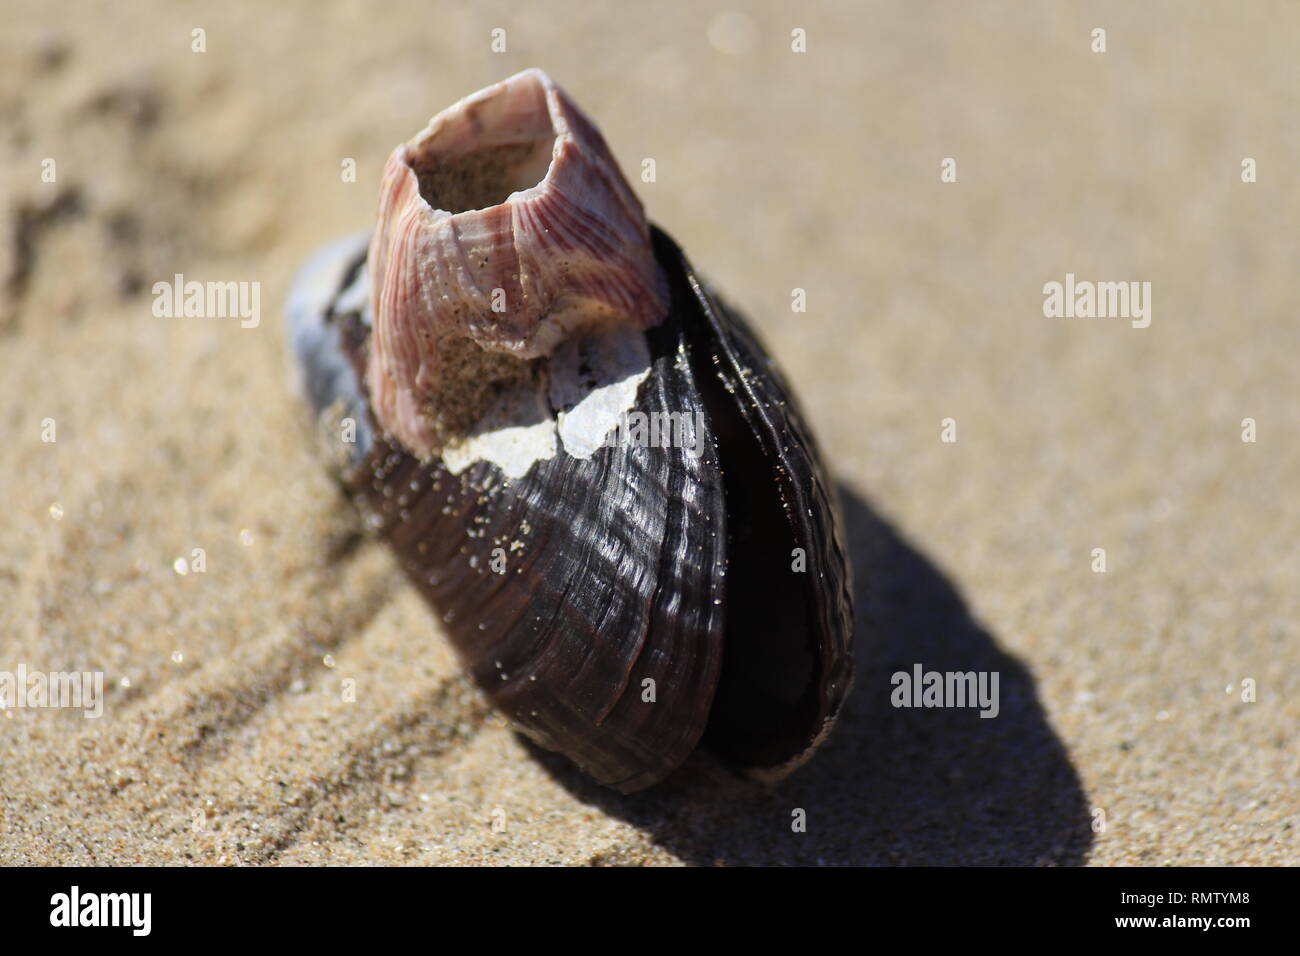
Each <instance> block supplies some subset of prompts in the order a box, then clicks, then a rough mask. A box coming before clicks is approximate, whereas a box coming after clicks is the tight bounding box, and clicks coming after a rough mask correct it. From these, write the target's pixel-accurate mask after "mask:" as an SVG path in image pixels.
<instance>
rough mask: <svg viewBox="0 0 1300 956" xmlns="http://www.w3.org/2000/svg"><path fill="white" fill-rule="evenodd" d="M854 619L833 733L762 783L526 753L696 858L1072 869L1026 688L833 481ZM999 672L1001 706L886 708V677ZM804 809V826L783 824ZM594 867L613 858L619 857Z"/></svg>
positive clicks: (1057, 776)
mask: <svg viewBox="0 0 1300 956" xmlns="http://www.w3.org/2000/svg"><path fill="white" fill-rule="evenodd" d="M840 496H841V502H842V504H843V507H844V517H845V524H846V530H847V534H848V539H849V551H850V555H851V558H852V561H853V569H854V575H855V582H856V584H855V600H856V606H857V613H858V628H857V639H856V667H857V677H856V683H855V687H854V690H853V692H852V694H851V696H850V698H849V700H848V702H847V704H846V706H845V708H844V710H843V711H842V713H841V715H840V719H839V723H838V724H837V726H836V729H835V732H834V733H833V734H832V735H831V738H830V740H829V741H828V742H827V743H826V744H825V745H824V746H823V747H822V749H821V750H819V751H818V753H817V755H816V756H815V757H814V758H813V759H812V760H811V761H810V762H809V763H808V764H807V765H805V766H804V767H803V768H802V769H800V770H799V771H797V772H796V773H795V774H793V775H792V776H791V777H789V778H788V779H787V780H786V781H784V782H782V783H781V784H779V785H777V786H776V787H774V788H768V787H764V786H761V785H759V784H756V783H752V782H750V781H747V780H743V779H740V778H739V777H737V776H736V775H735V774H733V773H731V772H729V771H728V770H726V769H725V768H723V767H721V766H719V765H718V764H717V762H716V761H714V760H712V759H711V758H709V757H708V756H707V755H700V756H695V757H693V758H692V759H691V760H690V761H689V762H688V763H687V765H686V766H685V767H683V768H682V769H681V770H680V771H679V772H678V773H677V774H675V775H674V776H673V777H672V778H670V779H669V780H668V781H666V782H665V783H663V784H661V785H659V786H658V787H655V788H653V789H651V790H649V791H646V792H643V793H639V794H632V795H630V796H623V795H620V794H618V793H614V792H612V791H610V790H607V789H605V788H603V787H601V786H599V785H598V784H595V783H593V782H592V781H590V780H589V779H587V778H586V777H584V776H583V775H582V774H581V773H579V772H578V771H577V770H576V769H574V768H573V767H572V765H570V764H569V763H568V762H567V761H565V760H564V759H563V758H560V757H557V756H556V755H555V754H552V753H548V752H546V751H543V750H540V749H539V748H536V747H532V746H531V745H529V746H530V749H531V750H532V752H533V754H534V755H535V756H536V757H537V759H538V760H539V761H541V762H542V764H543V765H544V766H545V767H546V769H547V770H548V771H549V772H550V773H551V775H552V776H553V777H555V779H556V780H558V781H559V782H560V783H561V784H562V785H563V786H564V787H565V788H566V789H568V790H569V791H570V792H571V793H573V794H574V795H575V796H576V797H577V798H578V799H580V800H582V801H583V802H585V803H587V804H590V805H592V806H594V807H598V808H599V809H601V810H602V811H604V812H605V813H608V814H611V815H613V816H616V817H619V818H621V819H624V820H627V821H628V822H630V823H632V824H634V825H636V826H638V827H640V828H642V829H643V830H645V831H646V832H647V833H649V834H650V836H651V837H652V838H653V840H654V841H655V842H656V843H657V844H659V845H661V846H663V847H665V848H666V849H668V850H669V851H671V852H672V853H674V854H676V855H677V856H679V857H680V858H682V859H683V860H686V861H688V862H691V863H698V864H706V865H707V864H715V863H717V864H725V865H737V864H740V865H743V864H813V865H816V864H826V865H845V864H849V865H854V864H857V865H879V864H910V865H951V864H966V865H972V864H975V865H978V864H983V865H1075V864H1080V863H1082V862H1083V861H1084V859H1085V856H1086V854H1087V851H1088V848H1089V846H1090V845H1091V842H1092V833H1091V829H1090V826H1089V816H1088V803H1087V800H1086V797H1085V795H1084V793H1083V790H1082V788H1081V786H1080V783H1079V778H1078V775H1077V774H1076V773H1075V771H1074V768H1073V767H1072V766H1071V764H1070V760H1069V758H1068V756H1067V755H1066V752H1065V748H1064V747H1063V746H1062V744H1061V742H1060V740H1059V739H1057V737H1056V734H1055V733H1054V732H1053V731H1052V728H1051V727H1050V726H1049V724H1048V722H1047V718H1046V715H1045V714H1044V713H1043V710H1042V708H1041V707H1040V706H1039V703H1038V699H1037V695H1036V693H1035V690H1034V681H1033V678H1032V676H1031V675H1030V673H1029V671H1028V670H1027V669H1026V668H1025V666H1024V665H1023V664H1021V663H1020V662H1019V661H1017V660H1016V659H1014V658H1012V657H1010V656H1009V655H1007V654H1005V653H1003V652H1002V651H1001V650H999V649H998V647H997V643H996V641H995V640H994V639H993V638H992V637H991V636H990V635H989V634H988V633H987V632H985V631H984V630H983V629H982V628H980V626H979V625H978V624H977V623H976V622H975V621H973V620H972V619H971V617H970V615H969V614H968V612H967V609H966V605H965V602H964V601H963V600H962V598H961V596H960V594H959V593H958V591H957V589H956V587H955V586H954V585H953V584H952V583H951V582H950V581H948V579H947V578H945V576H944V575H943V573H942V572H941V571H939V570H938V569H937V568H936V567H935V566H934V565H933V564H931V563H930V562H929V561H928V560H927V559H926V558H925V557H924V556H923V555H922V554H920V553H919V552H918V551H916V550H915V549H913V548H912V547H911V546H910V545H909V544H908V543H907V542H906V541H905V540H904V539H903V538H902V536H901V535H900V534H899V533H898V532H897V531H895V530H894V529H893V528H892V527H890V525H889V524H888V523H886V522H885V521H884V520H883V519H881V518H880V517H879V516H877V515H876V513H875V512H874V511H873V510H872V508H871V507H870V506H869V505H868V504H867V503H866V502H865V501H864V500H863V499H862V498H861V497H860V496H858V495H857V494H855V493H854V492H853V491H852V490H851V489H849V488H848V487H846V486H841V487H840ZM916 663H920V664H922V665H923V666H924V668H925V669H926V670H939V671H971V670H974V671H996V672H998V673H999V674H1000V697H1001V700H1000V704H1001V707H1000V712H999V714H998V716H997V717H996V718H994V719H982V718H980V716H979V714H978V711H977V710H976V709H967V710H958V709H928V710H927V709H896V708H894V707H893V706H891V704H890V694H891V691H892V690H893V687H892V685H891V683H890V676H891V675H892V674H893V673H894V672H895V671H900V670H901V671H908V672H911V669H912V666H913V665H914V664H916ZM796 808H802V809H803V810H804V811H805V812H806V815H807V830H806V832H803V833H795V832H792V828H791V821H792V813H793V811H794V810H795V809H796ZM594 862H598V863H600V862H607V863H618V862H622V860H621V858H620V854H618V853H612V854H610V856H609V857H608V858H606V859H597V860H595V861H594Z"/></svg>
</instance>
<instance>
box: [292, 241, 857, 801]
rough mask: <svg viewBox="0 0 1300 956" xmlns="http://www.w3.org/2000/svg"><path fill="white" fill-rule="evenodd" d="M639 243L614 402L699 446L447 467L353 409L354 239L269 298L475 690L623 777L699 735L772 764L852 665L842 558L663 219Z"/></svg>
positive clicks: (785, 435) (348, 459)
mask: <svg viewBox="0 0 1300 956" xmlns="http://www.w3.org/2000/svg"><path fill="white" fill-rule="evenodd" d="M652 238H653V242H654V249H655V255H656V258H657V260H658V262H659V264H660V266H661V268H662V269H663V270H664V272H665V274H666V275H667V276H668V279H669V284H670V287H671V296H672V302H671V307H670V311H669V315H668V317H667V319H666V320H665V321H664V322H663V323H661V324H660V325H658V326H656V327H655V328H653V329H651V330H650V331H649V332H648V333H646V338H647V341H648V344H649V347H650V354H651V358H652V366H651V370H650V374H649V375H648V376H647V377H646V379H645V381H644V382H643V383H642V385H641V387H640V390H639V392H638V395H637V403H636V410H637V411H641V412H645V413H648V414H649V413H655V412H662V413H678V414H680V413H682V412H691V413H694V412H700V413H702V414H701V416H700V419H699V420H701V421H702V422H703V423H704V431H705V433H704V434H703V435H701V436H699V439H700V441H701V443H702V444H701V447H702V453H700V454H690V453H688V452H687V450H685V449H683V448H675V447H649V446H646V445H638V444H636V443H622V444H615V445H611V446H608V447H603V448H600V449H597V450H596V452H595V453H594V454H593V456H592V457H591V458H589V459H579V458H574V457H571V456H570V455H568V454H566V453H565V452H564V451H560V452H559V454H557V455H556V457H554V458H552V459H549V460H542V461H539V462H537V463H535V464H534V465H533V466H532V468H531V469H530V470H529V471H528V472H527V474H525V475H524V476H523V477H522V478H517V479H510V478H507V477H506V476H505V475H503V473H502V472H501V471H500V470H499V469H498V468H497V467H496V466H495V465H492V464H490V463H487V462H483V461H480V462H476V463H474V464H472V465H471V466H470V467H469V468H467V469H466V470H464V471H462V472H460V473H459V474H452V473H451V472H450V471H449V470H448V469H447V467H446V466H445V465H444V464H443V463H442V461H441V460H440V459H434V460H433V461H431V462H421V461H419V460H417V459H416V458H414V457H412V456H411V455H410V454H408V453H407V452H406V451H405V450H404V449H402V448H401V447H400V446H398V445H396V444H395V443H394V442H392V441H391V440H389V439H387V438H385V437H383V436H382V435H381V434H380V429H379V428H378V427H377V425H376V424H375V422H374V421H373V419H372V418H371V417H370V415H369V411H368V404H367V401H366V397H365V388H364V384H363V379H362V370H363V369H364V367H365V348H366V336H367V328H368V327H367V320H366V316H365V309H364V306H363V305H361V304H360V303H362V302H363V301H364V298H365V297H364V296H356V295H355V286H356V283H357V282H361V281H364V266H363V260H364V249H355V248H354V249H353V250H352V251H351V253H350V254H348V255H345V254H344V251H343V250H344V247H338V248H336V250H335V256H334V259H333V260H331V262H333V263H334V264H333V265H332V266H331V268H332V270H333V271H332V273H330V274H328V275H324V276H323V277H322V272H321V270H320V269H318V270H317V272H316V276H317V278H316V279H315V280H314V281H315V283H316V285H315V289H316V291H315V292H314V293H312V294H306V293H301V294H299V295H297V296H296V297H295V299H294V301H293V302H291V305H290V310H289V312H290V324H291V327H292V329H293V333H292V334H293V336H294V343H295V348H296V351H297V352H298V355H299V361H300V364H301V367H302V368H303V370H304V373H305V385H306V391H307V393H308V397H309V399H310V401H311V403H312V406H313V409H314V410H315V412H316V414H317V418H318V421H321V420H325V421H327V422H330V423H334V422H336V421H337V420H338V419H339V417H340V416H346V415H354V416H357V417H358V423H359V425H358V432H357V442H356V443H355V444H354V445H353V446H352V447H351V448H349V449H347V454H346V456H344V458H343V459H342V460H341V462H340V463H341V468H340V472H339V474H340V478H341V480H342V483H343V485H344V487H345V489H346V490H347V491H348V493H349V494H350V495H351V496H352V497H353V498H354V500H355V501H356V503H357V505H358V507H359V508H360V509H361V511H362V513H363V514H364V515H365V516H366V518H367V522H368V524H369V525H370V526H371V528H372V529H373V530H375V531H377V532H378V533H379V534H380V535H381V536H383V537H384V538H386V539H387V540H388V541H389V542H390V543H391V545H392V547H393V549H394V552H395V553H396V554H397V555H398V556H399V558H400V560H401V562H402V565H403V567H404V569H405V570H406V572H407V573H408V575H409V576H410V578H411V580H412V581H413V582H414V583H415V584H416V586H417V587H418V588H419V589H420V591H421V592H422V593H423V594H424V595H425V597H426V598H427V599H428V600H429V602H430V603H431V604H432V606H433V607H434V608H435V609H436V610H437V611H438V613H439V614H440V615H441V619H442V623H443V626H444V630H445V631H446V633H447V635H448V637H449V638H450V639H451V641H452V642H453V644H454V645H455V647H456V649H457V651H458V653H459V655H460V656H461V658H462V659H463V661H464V662H465V664H466V666H467V668H468V669H469V671H470V672H471V674H472V675H473V677H474V679H475V680H476V682H477V683H478V684H479V685H480V686H481V687H482V688H483V690H484V691H485V692H486V693H487V694H488V696H489V697H490V699H491V700H492V703H493V704H494V705H495V706H496V707H497V708H499V709H500V710H501V711H502V712H503V713H504V714H505V715H506V716H508V717H509V718H510V719H511V720H512V722H513V723H514V724H515V725H516V726H517V727H518V728H519V729H520V730H522V731H524V732H525V733H527V734H528V735H529V736H530V737H532V738H533V739H534V740H535V741H537V742H538V743H539V744H540V745H541V746H543V747H546V748H548V749H552V750H557V751H559V752H561V753H563V754H565V755H566V756H567V757H569V758H570V759H571V760H573V761H574V762H575V763H576V764H577V765H578V766H580V767H581V768H582V769H583V770H584V771H586V772H587V773H589V774H590V775H591V776H593V777H594V778H595V779H597V780H599V781H600V782H601V783H604V784H606V785H608V786H611V787H615V788H617V789H619V790H623V791H633V790H638V789H642V788H644V787H647V786H650V785H652V784H654V783H655V782H657V781H659V780H661V779H662V778H663V777H665V776H666V775H668V774H669V773H671V772H672V770H673V769H675V768H676V767H677V766H678V765H680V764H681V763H682V761H684V760H685V758H686V757H687V755H688V754H689V753H690V752H691V751H692V750H693V749H694V748H695V747H696V746H697V745H698V744H699V743H700V742H701V740H704V741H705V743H706V744H707V746H708V747H710V748H711V749H713V750H715V751H716V752H718V753H719V754H720V755H721V756H722V757H723V758H724V759H726V760H727V761H728V762H730V763H732V764H734V765H736V766H738V767H742V768H744V769H746V770H749V771H752V772H755V773H758V774H760V775H763V774H772V775H779V774H780V773H782V772H784V771H786V770H788V769H789V768H791V767H793V766H795V765H797V764H798V763H799V762H801V761H802V759H803V758H804V757H805V756H806V755H807V754H808V753H810V752H811V749H812V748H813V747H814V746H815V745H816V743H817V742H818V741H819V740H820V739H821V738H822V737H823V736H824V735H825V732H826V731H827V730H828V729H829V727H830V724H831V722H832V721H833V718H834V716H835V714H836V713H837V711H838V709H839V707H840V705H841V703H842V701H843V700H844V696H845V694H846V693H847V690H848V687H849V684H850V681H851V674H852V652H851V639H852V632H853V614H852V603H851V589H850V580H849V574H850V572H849V566H848V561H847V559H846V556H845V551H844V548H843V543H842V542H843V536H842V533H841V531H840V526H839V519H838V512H837V507H836V503H835V501H834V496H833V491H832V489H831V487H830V485H829V484H828V482H827V481H826V479H825V476H824V473H823V470H822V467H821V465H820V462H819V456H818V453H817V449H816V447H815V444H814V441H813V439H812V437H811V434H810V432H809V430H808V428H807V427H806V425H805V424H804V419H803V417H802V415H801V414H800V412H799V411H798V409H797V407H796V406H795V403H794V401H793V398H792V397H791V394H790V391H789V389H788V387H787V386H786V384H785V382H784V380H783V379H782V377H781V375H780V373H779V372H778V371H777V370H776V368H775V367H774V365H773V363H772V362H771V360H770V359H769V358H768V357H767V355H766V352H765V351H764V350H763V349H762V347H761V346H760V345H759V344H758V341H757V339H756V338H755V337H754V335H753V333H752V332H751V331H750V329H749V328H748V326H747V325H746V324H745V322H744V321H743V319H741V318H740V316H739V315H737V314H736V313H735V312H734V311H733V310H731V309H729V308H727V307H726V306H725V305H723V304H722V303H721V302H720V301H719V300H718V299H717V298H716V297H715V296H713V295H712V294H711V293H710V292H709V291H708V290H707V289H706V287H705V286H704V285H703V284H702V283H701V282H700V280H699V279H698V278H697V277H696V275H695V273H694V272H693V270H692V269H691V267H690V264H689V263H688V262H687V261H686V259H685V257H684V255H683V254H682V252H681V250H680V249H679V248H678V247H677V245H676V244H675V243H674V242H673V241H672V240H671V239H670V238H669V237H668V236H667V235H666V234H665V233H663V232H662V231H660V230H658V229H652ZM326 271H327V272H328V271H329V270H326ZM332 282H333V283H337V285H336V288H337V290H339V291H338V293H337V294H336V295H335V296H333V297H332V298H331V299H330V300H329V302H328V303H324V304H322V302H321V300H320V289H321V288H323V287H324V286H328V285H329V284H330V283H332ZM300 288H302V283H301V282H300ZM347 303H352V304H347ZM361 419H364V427H362V423H361V421H360V420H361ZM796 549H797V550H796ZM503 556H504V560H502V557H503ZM796 566H798V567H799V570H795V567H796Z"/></svg>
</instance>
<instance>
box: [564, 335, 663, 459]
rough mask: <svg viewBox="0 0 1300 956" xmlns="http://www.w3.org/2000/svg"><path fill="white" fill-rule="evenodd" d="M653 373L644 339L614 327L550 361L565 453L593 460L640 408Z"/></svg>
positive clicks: (569, 345) (571, 345)
mask: <svg viewBox="0 0 1300 956" xmlns="http://www.w3.org/2000/svg"><path fill="white" fill-rule="evenodd" d="M649 374H650V348H649V346H648V345H646V340H645V336H644V335H642V334H641V333H640V332H637V331H635V330H629V329H627V328H619V327H616V328H614V329H613V330H611V331H606V332H603V333H599V334H592V335H585V336H578V337H577V338H576V339H570V340H569V341H568V342H566V343H564V345H562V346H561V347H560V348H559V349H558V350H557V351H556V353H555V355H554V356H553V357H552V358H551V405H552V407H554V408H558V409H560V413H559V421H558V428H559V432H560V441H562V442H563V443H564V450H565V451H566V452H568V453H569V454H570V455H572V456H573V457H574V458H584V459H585V458H590V457H591V456H592V455H594V454H595V453H596V449H598V448H600V447H601V446H602V445H603V444H604V443H605V438H606V436H608V435H609V433H610V432H611V431H613V430H614V429H615V428H617V427H618V426H619V425H620V424H621V423H622V421H623V416H624V415H626V414H627V413H628V412H630V411H631V410H632V406H633V405H635V404H636V394H637V391H638V390H639V389H640V388H641V383H642V382H644V381H645V380H646V376H648V375H649Z"/></svg>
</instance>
